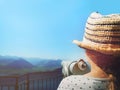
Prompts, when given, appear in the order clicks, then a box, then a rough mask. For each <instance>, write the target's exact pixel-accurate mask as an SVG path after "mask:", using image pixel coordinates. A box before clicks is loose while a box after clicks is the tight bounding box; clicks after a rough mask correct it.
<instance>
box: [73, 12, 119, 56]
mask: <svg viewBox="0 0 120 90" xmlns="http://www.w3.org/2000/svg"><path fill="white" fill-rule="evenodd" d="M73 43H75V44H77V45H78V46H79V47H81V48H85V49H89V50H94V51H97V52H100V53H103V54H110V55H120V14H110V15H104V16H103V15H101V14H100V13H96V12H93V13H92V14H91V15H90V16H89V17H88V20H87V23H86V27H85V34H84V37H83V41H78V40H74V41H73Z"/></svg>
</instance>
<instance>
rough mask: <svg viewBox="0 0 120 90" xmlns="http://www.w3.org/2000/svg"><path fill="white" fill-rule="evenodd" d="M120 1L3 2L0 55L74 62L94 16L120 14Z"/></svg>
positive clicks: (42, 0) (38, 0) (0, 16)
mask: <svg viewBox="0 0 120 90" xmlns="http://www.w3.org/2000/svg"><path fill="white" fill-rule="evenodd" d="M119 3H120V1H119V0H110V1H107V0H106V1H105V0H99V1H92V0H88V1H87V0H19V1H18V0H0V41H1V43H0V55H14V56H23V57H40V58H53V59H58V58H60V59H64V60H73V59H77V58H80V57H83V53H84V50H83V49H81V48H79V47H77V46H76V45H74V44H73V43H72V40H74V39H78V40H82V37H83V33H84V27H85V22H86V20H87V17H88V16H89V14H90V13H91V12H94V11H98V12H100V13H102V14H110V13H120V6H119Z"/></svg>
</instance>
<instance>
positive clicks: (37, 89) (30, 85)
mask: <svg viewBox="0 0 120 90" xmlns="http://www.w3.org/2000/svg"><path fill="white" fill-rule="evenodd" d="M62 78H63V75H62V73H61V69H57V70H55V71H49V72H34V73H28V74H25V75H21V76H0V90H57V87H58V85H59V83H60V81H61V80H62Z"/></svg>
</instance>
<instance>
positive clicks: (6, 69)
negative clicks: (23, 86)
mask: <svg viewBox="0 0 120 90" xmlns="http://www.w3.org/2000/svg"><path fill="white" fill-rule="evenodd" d="M61 61H62V60H60V59H58V60H54V59H40V58H22V57H17V56H0V74H21V73H26V72H35V71H51V70H55V69H57V68H60V67H61Z"/></svg>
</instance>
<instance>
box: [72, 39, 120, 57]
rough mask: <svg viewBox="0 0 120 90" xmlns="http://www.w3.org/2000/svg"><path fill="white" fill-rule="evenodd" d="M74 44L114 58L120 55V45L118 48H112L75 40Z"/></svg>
mask: <svg viewBox="0 0 120 90" xmlns="http://www.w3.org/2000/svg"><path fill="white" fill-rule="evenodd" d="M73 43H75V44H76V45H78V46H79V47H81V48H84V49H89V50H93V51H97V52H100V53H103V54H108V55H114V56H118V55H120V45H119V46H116V47H110V45H106V44H95V43H85V42H83V41H78V40H73Z"/></svg>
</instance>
